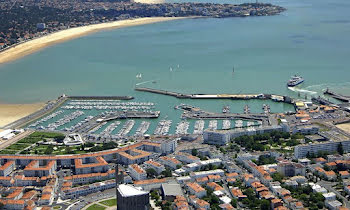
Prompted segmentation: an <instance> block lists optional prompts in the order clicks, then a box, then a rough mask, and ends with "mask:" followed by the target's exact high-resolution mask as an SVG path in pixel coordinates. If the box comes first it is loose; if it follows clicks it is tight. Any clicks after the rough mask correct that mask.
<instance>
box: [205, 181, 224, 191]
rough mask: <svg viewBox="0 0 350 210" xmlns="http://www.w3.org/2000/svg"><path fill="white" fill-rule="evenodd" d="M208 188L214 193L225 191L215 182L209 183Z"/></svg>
mask: <svg viewBox="0 0 350 210" xmlns="http://www.w3.org/2000/svg"><path fill="white" fill-rule="evenodd" d="M207 186H208V187H209V188H210V189H212V190H214V191H224V188H223V187H221V186H220V185H218V184H217V183H215V182H209V183H208V184H207Z"/></svg>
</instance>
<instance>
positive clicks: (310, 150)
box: [294, 140, 350, 158]
mask: <svg viewBox="0 0 350 210" xmlns="http://www.w3.org/2000/svg"><path fill="white" fill-rule="evenodd" d="M339 144H342V146H343V150H344V151H345V152H350V140H341V141H326V142H318V143H310V144H302V145H297V146H295V147H294V157H295V158H304V157H306V156H307V155H308V154H310V155H311V154H317V153H318V152H319V151H323V152H328V153H333V152H336V151H337V149H338V145H339Z"/></svg>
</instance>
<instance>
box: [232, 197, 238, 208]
mask: <svg viewBox="0 0 350 210" xmlns="http://www.w3.org/2000/svg"><path fill="white" fill-rule="evenodd" d="M231 205H232V206H233V207H235V208H237V199H235V198H233V199H232V200H231Z"/></svg>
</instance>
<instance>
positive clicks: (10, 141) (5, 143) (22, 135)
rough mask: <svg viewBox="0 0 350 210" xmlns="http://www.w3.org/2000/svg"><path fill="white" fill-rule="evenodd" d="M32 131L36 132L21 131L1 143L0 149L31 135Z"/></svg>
mask: <svg viewBox="0 0 350 210" xmlns="http://www.w3.org/2000/svg"><path fill="white" fill-rule="evenodd" d="M32 133H34V131H24V132H23V133H20V134H18V135H16V136H15V137H13V138H12V139H10V140H7V141H5V142H4V143H2V144H0V149H4V148H6V147H8V146H10V145H11V144H14V143H16V142H17V141H19V140H21V139H22V138H24V137H27V136H29V135H30V134H32Z"/></svg>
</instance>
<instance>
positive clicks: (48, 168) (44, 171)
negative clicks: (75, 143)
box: [23, 160, 57, 177]
mask: <svg viewBox="0 0 350 210" xmlns="http://www.w3.org/2000/svg"><path fill="white" fill-rule="evenodd" d="M40 162H41V161H39V160H32V161H31V162H30V163H29V164H28V165H27V166H26V167H25V168H24V170H23V174H24V176H26V177H31V176H32V177H42V176H50V175H53V174H54V173H55V172H56V168H57V164H56V161H55V160H50V161H48V163H47V164H40ZM43 163H44V162H43Z"/></svg>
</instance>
